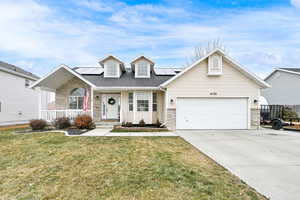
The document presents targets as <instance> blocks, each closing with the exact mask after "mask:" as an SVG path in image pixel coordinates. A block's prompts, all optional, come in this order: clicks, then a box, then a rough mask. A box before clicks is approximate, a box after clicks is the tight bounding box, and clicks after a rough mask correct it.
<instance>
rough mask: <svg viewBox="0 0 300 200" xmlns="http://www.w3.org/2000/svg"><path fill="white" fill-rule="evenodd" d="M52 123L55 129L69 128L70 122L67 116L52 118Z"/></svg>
mask: <svg viewBox="0 0 300 200" xmlns="http://www.w3.org/2000/svg"><path fill="white" fill-rule="evenodd" d="M53 125H54V126H55V128H57V129H64V128H69V127H70V126H71V122H70V119H69V118H68V117H59V118H57V119H55V120H54V122H53Z"/></svg>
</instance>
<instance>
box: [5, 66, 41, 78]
mask: <svg viewBox="0 0 300 200" xmlns="http://www.w3.org/2000/svg"><path fill="white" fill-rule="evenodd" d="M0 70H1V71H4V72H7V73H10V74H14V75H17V76H21V77H23V78H27V79H30V80H32V81H37V80H38V78H33V77H31V76H28V75H26V74H22V73H20V72H15V71H12V70H9V69H6V68H5V67H2V66H0Z"/></svg>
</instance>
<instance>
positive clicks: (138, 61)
mask: <svg viewBox="0 0 300 200" xmlns="http://www.w3.org/2000/svg"><path fill="white" fill-rule="evenodd" d="M130 64H131V69H132V71H133V72H134V76H135V78H150V77H151V73H152V71H153V67H154V62H153V61H152V60H150V59H149V58H147V57H145V56H139V57H137V58H135V59H134V60H133V61H132V62H131V63H130Z"/></svg>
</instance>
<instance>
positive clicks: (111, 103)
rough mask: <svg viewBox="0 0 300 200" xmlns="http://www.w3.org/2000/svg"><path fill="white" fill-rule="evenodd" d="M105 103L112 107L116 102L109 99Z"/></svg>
mask: <svg viewBox="0 0 300 200" xmlns="http://www.w3.org/2000/svg"><path fill="white" fill-rule="evenodd" d="M107 102H108V104H109V105H114V104H115V103H116V100H115V99H114V98H112V97H111V98H109V99H108V101H107Z"/></svg>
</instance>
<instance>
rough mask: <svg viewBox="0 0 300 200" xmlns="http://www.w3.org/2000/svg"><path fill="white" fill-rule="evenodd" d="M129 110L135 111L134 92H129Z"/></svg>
mask: <svg viewBox="0 0 300 200" xmlns="http://www.w3.org/2000/svg"><path fill="white" fill-rule="evenodd" d="M128 110H129V111H133V93H132V92H130V93H128Z"/></svg>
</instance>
